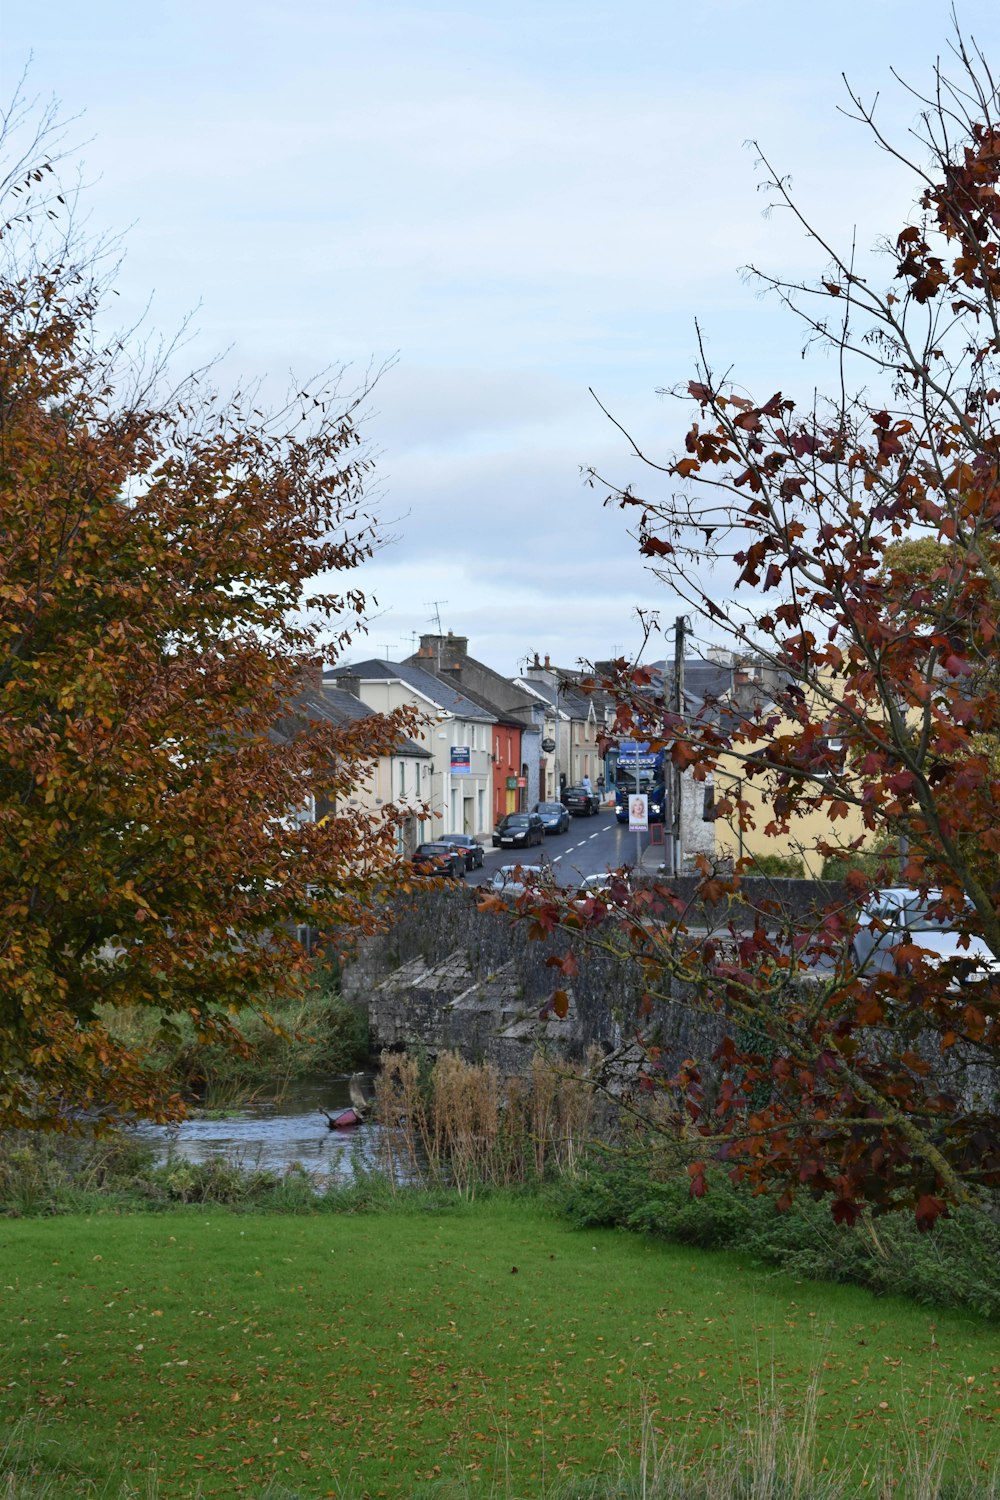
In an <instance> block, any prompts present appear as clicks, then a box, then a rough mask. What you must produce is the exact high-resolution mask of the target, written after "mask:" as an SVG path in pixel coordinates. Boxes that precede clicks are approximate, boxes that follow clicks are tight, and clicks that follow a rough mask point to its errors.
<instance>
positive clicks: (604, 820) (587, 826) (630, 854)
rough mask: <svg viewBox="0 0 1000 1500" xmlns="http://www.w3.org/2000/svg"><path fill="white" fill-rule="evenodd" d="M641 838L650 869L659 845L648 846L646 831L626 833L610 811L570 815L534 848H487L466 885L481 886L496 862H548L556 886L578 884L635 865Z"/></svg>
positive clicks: (660, 855) (659, 858)
mask: <svg viewBox="0 0 1000 1500" xmlns="http://www.w3.org/2000/svg"><path fill="white" fill-rule="evenodd" d="M637 838H639V839H640V840H641V849H642V853H643V864H644V865H645V867H646V869H647V870H649V871H653V870H655V869H656V867H657V865H659V864H660V863H661V862H662V859H663V850H662V847H658V848H650V840H649V834H648V833H644V834H640V835H636V834H634V833H629V831H628V825H627V824H625V823H619V822H617V821H616V819H615V815H614V812H613V811H603V810H602V811H601V812H600V813H598V814H597V816H596V817H593V818H572V819H571V820H570V825H569V828H568V830H567V831H566V833H557V834H547V835H546V838H545V843H544V844H543V845H541V846H540V847H538V848H534V849H524V850H517V849H494V848H493V847H492V846H491V845H490V844H488V843H486V840H485V838H484V839H483V843H484V845H485V848H486V862H485V864H484V865H483V868H482V869H481V870H474V871H470V873H469V874H468V875H467V876H466V884H467V885H482V884H483V883H484V882H485V881H488V880H489V879H490V878H491V876H492V874H493V871H494V870H496V869H497V867H498V866H499V865H513V864H518V863H521V864H526V865H542V864H543V865H547V866H548V867H549V868H550V869H551V870H552V873H553V875H554V877H555V879H556V881H557V882H558V884H559V885H567V886H575V885H579V883H580V881H581V880H582V879H583V877H584V876H585V875H597V874H603V873H604V871H605V870H607V869H609V868H610V869H613V870H616V869H618V868H619V867H620V866H621V865H625V864H627V865H630V866H631V865H634V864H635V859H636V839H637Z"/></svg>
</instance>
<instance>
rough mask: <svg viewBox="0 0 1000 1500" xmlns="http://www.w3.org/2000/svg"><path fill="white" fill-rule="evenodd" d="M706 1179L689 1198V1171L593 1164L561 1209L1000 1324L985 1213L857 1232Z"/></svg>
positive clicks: (900, 1217) (824, 1207) (994, 1256)
mask: <svg viewBox="0 0 1000 1500" xmlns="http://www.w3.org/2000/svg"><path fill="white" fill-rule="evenodd" d="M708 1178H709V1192H708V1193H707V1195H706V1196H705V1197H704V1198H692V1197H690V1195H689V1190H688V1179H687V1175H686V1173H685V1174H683V1175H681V1174H679V1173H678V1174H677V1175H674V1176H671V1177H670V1178H668V1180H666V1181H657V1180H656V1179H655V1176H654V1175H653V1173H652V1172H651V1171H650V1169H649V1167H648V1166H647V1167H646V1168H645V1169H644V1170H643V1169H639V1168H636V1167H627V1166H626V1167H613V1166H611V1165H609V1164H608V1163H607V1161H605V1160H601V1159H596V1160H595V1159H591V1161H590V1162H589V1163H588V1165H587V1168H586V1170H585V1171H583V1172H582V1173H581V1174H580V1175H579V1177H578V1178H577V1179H575V1180H574V1181H567V1182H564V1183H562V1184H561V1185H560V1186H559V1188H558V1189H557V1190H556V1201H557V1203H558V1206H559V1207H560V1209H561V1211H562V1212H563V1213H564V1214H566V1215H567V1216H568V1217H569V1219H570V1220H571V1221H572V1222H573V1223H574V1224H576V1225H578V1226H580V1227H581V1228H583V1227H587V1226H591V1225H593V1226H595V1227H596V1226H602V1227H612V1226H619V1227H621V1228H623V1229H629V1230H633V1231H639V1232H641V1233H647V1234H657V1235H662V1236H663V1237H664V1238H665V1239H669V1240H672V1241H675V1242H677V1243H681V1244H689V1245H699V1246H701V1247H702V1248H705V1249H716V1250H740V1251H746V1252H748V1253H749V1254H751V1255H753V1256H754V1257H755V1258H756V1259H758V1260H760V1261H763V1262H764V1263H766V1264H769V1265H774V1266H778V1267H780V1269H781V1270H783V1271H786V1272H788V1273H790V1274H792V1275H795V1276H801V1277H805V1278H809V1279H811V1280H826V1281H841V1282H850V1283H853V1284H854V1285H857V1286H863V1287H866V1288H867V1289H868V1290H869V1291H873V1292H876V1293H880V1294H893V1295H899V1296H904V1297H910V1298H912V1300H913V1301H915V1302H920V1303H926V1304H929V1305H934V1306H939V1307H954V1308H959V1309H961V1310H963V1311H967V1312H968V1311H971V1312H975V1313H978V1314H979V1315H980V1316H982V1317H987V1318H998V1319H1000V1223H998V1222H997V1219H996V1218H995V1217H993V1216H991V1214H990V1213H988V1212H986V1211H984V1210H981V1209H980V1210H976V1209H970V1208H960V1209H956V1210H953V1211H952V1214H951V1215H950V1216H949V1217H948V1218H946V1219H941V1220H939V1221H938V1223H937V1225H936V1226H935V1228H934V1230H933V1232H932V1233H929V1234H921V1233H920V1232H919V1231H918V1229H917V1227H916V1224H915V1222H914V1220H913V1219H912V1218H910V1217H909V1216H907V1215H904V1214H901V1213H900V1214H891V1215H887V1216H885V1217H883V1218H878V1219H876V1218H873V1217H872V1216H871V1215H866V1216H865V1217H863V1218H862V1219H861V1220H859V1222H858V1224H857V1225H855V1227H854V1228H853V1229H852V1228H849V1227H848V1226H847V1225H843V1224H841V1225H838V1224H835V1223H834V1222H833V1219H832V1218H831V1216H830V1208H829V1204H828V1203H825V1202H821V1203H815V1202H813V1201H812V1199H810V1198H805V1197H802V1198H798V1199H796V1200H795V1202H794V1203H793V1205H792V1207H791V1208H790V1209H789V1210H788V1211H787V1212H785V1213H779V1212H778V1210H777V1209H776V1208H775V1206H774V1202H773V1200H772V1199H770V1198H767V1197H754V1196H753V1195H752V1194H750V1193H749V1192H747V1191H746V1190H745V1189H741V1188H737V1187H734V1186H733V1184H732V1183H731V1182H730V1181H729V1179H728V1177H727V1176H726V1175H725V1174H724V1173H722V1172H720V1171H710V1172H709V1173H708Z"/></svg>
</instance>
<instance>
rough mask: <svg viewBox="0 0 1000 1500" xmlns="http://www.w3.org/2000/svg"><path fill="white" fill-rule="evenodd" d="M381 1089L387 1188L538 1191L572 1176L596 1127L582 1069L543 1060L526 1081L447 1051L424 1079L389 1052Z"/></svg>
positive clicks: (412, 1063) (406, 1059) (379, 1117)
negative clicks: (426, 1185) (423, 1185)
mask: <svg viewBox="0 0 1000 1500" xmlns="http://www.w3.org/2000/svg"><path fill="white" fill-rule="evenodd" d="M381 1062H382V1065H381V1068H380V1071H379V1074H378V1077H377V1079H376V1083H375V1120H376V1123H377V1124H378V1125H380V1126H381V1145H380V1151H381V1159H380V1165H381V1167H382V1169H383V1170H384V1171H385V1173H386V1176H387V1178H388V1179H389V1181H391V1182H393V1183H397V1184H405V1183H412V1182H414V1181H417V1180H421V1179H422V1180H425V1181H430V1182H432V1183H435V1184H440V1185H444V1184H447V1185H449V1186H451V1187H452V1188H454V1189H455V1190H456V1191H457V1192H458V1193H460V1194H462V1195H472V1194H474V1193H475V1191H476V1189H477V1188H479V1187H491V1188H509V1187H517V1186H526V1185H529V1184H530V1185H534V1184H538V1183H541V1182H545V1181H548V1180H551V1179H552V1178H553V1177H556V1176H565V1175H567V1174H569V1175H571V1174H572V1173H573V1172H574V1171H575V1169H576V1165H577V1163H578V1162H579V1160H580V1158H581V1156H582V1154H583V1152H584V1150H585V1148H586V1145H587V1142H588V1140H589V1139H590V1138H591V1135H592V1127H593V1091H592V1088H591V1086H590V1084H589V1083H588V1081H587V1077H586V1069H587V1065H586V1064H585V1065H584V1067H582V1068H578V1069H573V1068H571V1067H569V1066H567V1065H560V1066H559V1067H556V1066H554V1065H553V1064H552V1063H551V1062H550V1061H549V1060H548V1059H547V1058H546V1057H544V1056H543V1055H542V1054H537V1055H536V1056H535V1058H534V1060H533V1062H532V1065H531V1068H530V1070H529V1072H528V1073H527V1075H525V1076H524V1077H513V1078H510V1079H506V1080H504V1079H502V1078H501V1077H500V1074H499V1073H498V1071H497V1069H496V1068H495V1067H494V1066H493V1064H492V1063H469V1062H466V1061H464V1060H463V1059H462V1058H461V1057H460V1056H459V1054H458V1053H457V1052H444V1053H442V1054H441V1055H440V1057H438V1059H437V1060H436V1061H435V1063H434V1065H433V1067H431V1068H430V1070H429V1072H428V1073H427V1075H426V1077H425V1076H423V1075H422V1072H421V1068H420V1065H419V1063H418V1061H417V1059H416V1058H414V1057H411V1056H408V1055H407V1054H405V1053H392V1052H384V1053H383V1054H382V1060H381Z"/></svg>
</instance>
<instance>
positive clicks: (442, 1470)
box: [0, 1196, 1000, 1500]
mask: <svg viewBox="0 0 1000 1500" xmlns="http://www.w3.org/2000/svg"><path fill="white" fill-rule="evenodd" d="M417 1202H418V1200H415V1199H414V1200H410V1207H409V1208H404V1207H403V1206H402V1205H399V1206H397V1208H396V1209H395V1210H390V1209H386V1208H383V1210H382V1211H381V1212H379V1213H378V1214H377V1215H376V1216H371V1215H367V1214H363V1213H361V1214H357V1213H355V1214H345V1213H342V1214H338V1215H326V1214H324V1215H322V1216H320V1215H309V1216H304V1217H299V1218H295V1219H289V1218H287V1217H284V1218H277V1217H273V1216H271V1217H265V1216H261V1215H259V1214H256V1213H241V1214H236V1213H232V1212H229V1211H226V1210H223V1209H219V1208H218V1207H213V1208H212V1209H211V1210H208V1209H205V1208H201V1209H198V1210H193V1209H188V1210H187V1211H185V1212H182V1213H172V1214H169V1215H149V1214H133V1215H130V1216H127V1217H125V1218H121V1219H116V1220H115V1221H114V1223H113V1228H112V1224H111V1223H110V1222H109V1220H108V1219H106V1218H90V1219H88V1218H84V1217H82V1216H70V1217H65V1218H59V1219H52V1220H22V1221H8V1222H6V1223H4V1224H3V1226H2V1231H0V1237H2V1239H3V1242H4V1259H5V1265H6V1266H7V1268H8V1272H7V1275H8V1277H10V1278H11V1280H10V1285H9V1286H8V1289H7V1295H6V1296H5V1298H4V1300H3V1303H2V1306H0V1337H2V1339H3V1344H4V1348H5V1351H6V1360H5V1367H6V1370H7V1373H8V1379H7V1383H6V1386H5V1389H4V1391H3V1395H2V1408H3V1415H4V1421H5V1424H6V1428H7V1432H8V1434H9V1435H11V1434H12V1435H13V1436H8V1442H7V1448H6V1457H5V1459H4V1462H5V1463H6V1465H7V1468H8V1472H9V1474H11V1475H13V1476H14V1478H13V1480H12V1481H10V1482H11V1484H12V1488H11V1491H10V1492H11V1493H13V1494H16V1495H17V1496H18V1497H19V1500H20V1497H22V1496H24V1497H25V1500H34V1497H35V1496H36V1495H37V1496H41V1495H43V1494H44V1495H51V1496H55V1495H59V1496H83V1495H92V1494H99V1495H103V1496H106V1497H109V1500H110V1497H111V1496H117V1495H119V1494H124V1493H126V1490H125V1489H124V1488H123V1487H124V1486H126V1485H131V1486H133V1489H132V1493H135V1494H137V1493H139V1492H140V1489H141V1487H142V1486H144V1485H145V1486H147V1487H146V1488H142V1489H141V1493H143V1494H146V1493H155V1494H159V1495H161V1496H163V1497H166V1496H169V1497H170V1500H187V1497H194V1496H198V1495H200V1496H205V1497H207V1496H234V1497H235V1496H257V1495H263V1494H265V1493H269V1494H270V1495H272V1496H274V1497H277V1496H278V1495H281V1496H289V1497H290V1496H291V1495H295V1496H297V1497H299V1500H314V1497H317V1500H318V1497H320V1496H326V1495H329V1494H334V1495H336V1496H338V1497H351V1496H362V1495H368V1496H376V1495H386V1496H408V1495H416V1494H418V1493H420V1494H428V1493H430V1492H431V1490H430V1489H429V1487H431V1486H433V1493H434V1494H435V1495H436V1496H438V1497H440V1500H447V1497H450V1496H463V1497H464V1496H468V1495H469V1494H482V1495H491V1496H509V1497H512V1500H513V1497H514V1496H525V1495H530V1496H533V1497H534V1496H539V1495H542V1494H545V1495H546V1496H549V1495H552V1496H555V1495H557V1494H559V1493H560V1489H559V1487H560V1486H562V1493H564V1494H567V1495H568V1494H569V1493H573V1494H574V1495H577V1496H582V1495H584V1494H588V1495H590V1496H597V1495H599V1494H600V1495H604V1494H607V1495H609V1496H610V1495H611V1494H630V1495H631V1494H635V1495H638V1494H639V1493H640V1490H639V1488H638V1487H633V1486H638V1484H639V1481H640V1478H641V1476H642V1475H643V1474H644V1475H645V1481H646V1482H647V1487H646V1490H645V1491H643V1492H644V1493H647V1494H649V1495H654V1494H663V1495H664V1496H666V1495H673V1494H678V1493H679V1492H678V1491H677V1490H676V1489H674V1490H671V1489H668V1488H667V1480H668V1478H670V1476H674V1477H676V1476H684V1477H686V1479H687V1481H688V1482H689V1484H690V1485H691V1488H689V1489H688V1490H686V1491H685V1493H686V1494H689V1495H690V1494H692V1493H697V1491H696V1490H694V1488H693V1486H694V1481H695V1477H696V1475H697V1474H698V1472H699V1470H700V1469H705V1470H707V1471H711V1472H712V1473H715V1474H717V1475H720V1476H721V1474H722V1471H723V1469H724V1467H725V1466H726V1465H729V1466H730V1468H731V1466H732V1465H733V1464H734V1463H742V1464H743V1466H744V1472H745V1473H746V1472H748V1469H747V1466H748V1465H752V1464H756V1465H757V1470H758V1476H757V1477H758V1485H757V1488H756V1489H755V1491H754V1493H755V1494H758V1495H760V1496H764V1495H775V1496H777V1495H778V1494H779V1488H778V1480H779V1476H780V1475H781V1474H782V1473H783V1474H785V1476H786V1478H787V1476H788V1475H789V1474H791V1473H792V1472H793V1471H796V1470H797V1471H798V1472H799V1474H800V1477H801V1479H802V1481H803V1485H802V1487H800V1488H799V1489H798V1490H797V1491H796V1493H797V1494H799V1495H800V1496H801V1497H802V1500H806V1497H807V1496H812V1495H819V1494H820V1493H822V1494H823V1495H824V1496H827V1497H829V1500H833V1497H840V1496H844V1497H846V1496H847V1495H858V1494H862V1493H875V1494H879V1493H886V1494H887V1493H888V1492H889V1490H888V1486H889V1484H890V1482H891V1484H892V1485H893V1486H894V1488H893V1490H892V1493H893V1494H894V1496H896V1497H897V1500H903V1497H904V1496H906V1495H908V1494H913V1495H916V1494H917V1493H918V1489H917V1488H916V1487H915V1486H916V1484H917V1482H918V1480H917V1476H918V1475H919V1476H921V1477H920V1480H919V1482H920V1483H921V1484H923V1488H922V1489H920V1490H919V1493H920V1494H921V1495H922V1496H924V1497H926V1500H933V1497H934V1496H935V1495H943V1494H944V1491H943V1490H942V1489H941V1488H940V1487H934V1486H930V1487H929V1486H928V1484H927V1483H926V1481H927V1479H928V1476H929V1475H930V1474H931V1471H932V1470H934V1468H935V1466H937V1467H938V1468H939V1469H940V1470H941V1474H942V1475H943V1476H944V1478H946V1479H947V1481H948V1483H950V1484H953V1485H956V1486H959V1488H953V1489H952V1490H951V1491H949V1493H950V1494H952V1495H957V1494H965V1495H967V1496H969V1497H972V1496H981V1495H986V1494H989V1493H990V1492H991V1491H990V1489H989V1486H990V1484H992V1483H993V1478H992V1477H991V1467H992V1465H993V1464H994V1463H995V1460H996V1455H997V1446H998V1445H997V1438H998V1427H997V1408H998V1407H1000V1394H998V1382H997V1370H996V1366H997V1364H998V1357H997V1356H998V1340H997V1335H996V1330H995V1328H991V1327H990V1326H989V1325H983V1324H981V1323H978V1322H977V1321H976V1320H974V1319H971V1318H965V1317H961V1316H958V1315H954V1314H948V1313H941V1314H938V1315H936V1316H935V1317H934V1318H933V1319H928V1316H927V1314H926V1312H925V1311H923V1310H921V1309H918V1308H914V1307H912V1306H909V1305H907V1304H905V1303H902V1302H899V1301H897V1300H894V1299H882V1300H877V1299H875V1298H873V1297H871V1296H870V1295H868V1294H866V1293H863V1292H860V1291H857V1290H855V1289H850V1288H845V1287H830V1286H818V1285H815V1284H805V1283H802V1282H800V1281H797V1280H794V1279H792V1278H788V1277H785V1276H773V1275H767V1274H765V1273H762V1272H761V1271H760V1270H759V1269H758V1268H756V1267H754V1266H752V1265H751V1264H748V1262H747V1260H746V1258H745V1257H744V1256H741V1255H737V1254H732V1253H730V1254H719V1253H713V1252H706V1251H693V1250H692V1249H690V1248H689V1247H677V1246H670V1245H665V1244H663V1243H659V1242H656V1241H653V1240H650V1239H648V1238H640V1237H638V1236H634V1235H626V1234H622V1233H621V1232H616V1231H613V1230H596V1229H587V1230H580V1229H576V1228H574V1227H573V1226H571V1225H569V1224H567V1223H566V1222H565V1221H562V1220H560V1219H557V1218H556V1217H555V1216H554V1215H553V1213H552V1212H551V1211H550V1210H549V1209H548V1208H547V1207H546V1206H545V1205H544V1204H543V1203H541V1202H540V1201H538V1200H526V1199H524V1198H520V1199H516V1200H515V1199H511V1198H509V1197H508V1198H491V1199H489V1200H487V1201H485V1202H479V1201H474V1202H470V1201H469V1200H468V1199H459V1198H457V1197H455V1196H452V1198H451V1199H450V1201H449V1202H448V1203H447V1206H446V1204H445V1202H444V1200H443V1199H442V1198H440V1197H431V1198H428V1199H426V1200H425V1201H424V1203H423V1206H422V1207H420V1208H415V1206H414V1205H415V1204H416V1203H417ZM19 1424H20V1425H19ZM25 1424H28V1427H30V1430H31V1434H32V1436H31V1440H30V1441H29V1440H28V1439H27V1438H26V1436H25V1434H26V1432H27V1430H28V1429H27V1427H26V1426H25ZM18 1433H20V1436H18V1435H17V1434H18ZM944 1454H947V1455H948V1457H947V1463H946V1464H942V1462H940V1461H939V1460H942V1459H943V1456H944ZM766 1455H770V1456H769V1457H768V1458H767V1462H769V1463H770V1464H771V1465H772V1468H773V1471H774V1480H775V1485H774V1487H773V1488H771V1489H767V1490H765V1489H764V1488H763V1487H762V1481H763V1478H764V1477H765V1476H764V1475H763V1474H762V1473H761V1472H760V1465H761V1464H762V1463H763V1462H764V1461H765V1456H766ZM17 1466H20V1468H21V1469H22V1470H24V1472H23V1473H18V1472H17ZM654 1468H657V1469H658V1471H659V1479H656V1484H657V1485H658V1486H659V1488H654V1487H653V1480H654V1479H655V1478H656V1476H655V1475H654V1473H653V1469H654ZM32 1470H33V1471H34V1472H33V1473H32V1472H30V1471H32ZM807 1472H808V1473H810V1474H811V1475H812V1476H813V1477H812V1478H811V1479H810V1480H809V1482H808V1486H805V1483H804V1481H805V1475H806V1473H807ZM734 1473H735V1470H732V1473H730V1479H732V1475H733V1474H734ZM151 1475H152V1476H154V1479H155V1485H157V1486H158V1489H157V1488H153V1489H150V1488H149V1487H148V1486H149V1485H150V1484H151V1483H153V1482H154V1481H153V1480H151V1479H150V1476H151ZM862 1479H864V1481H865V1482H864V1485H862ZM585 1482H586V1483H587V1484H588V1485H590V1488H584V1484H585ZM626 1482H627V1484H628V1486H629V1488H627V1489H622V1488H620V1487H619V1488H615V1486H618V1485H620V1484H621V1485H623V1484H625V1483H626ZM707 1482H708V1481H707V1480H706V1483H707ZM596 1483H599V1484H600V1485H603V1486H604V1488H603V1489H599V1488H596V1487H595V1484H596ZM883 1484H884V1486H885V1488H884V1489H883V1488H880V1486H882V1485H883ZM46 1485H48V1486H49V1488H48V1489H45V1488H44V1486H46ZM268 1486H270V1489H268V1488H267V1487H268ZM276 1486H280V1487H279V1488H276ZM573 1486H575V1488H573ZM705 1493H707V1491H705ZM717 1493H719V1494H722V1493H727V1494H731V1495H735V1494H738V1493H740V1490H739V1489H738V1488H736V1487H732V1488H730V1489H728V1490H726V1491H722V1490H718V1491H717Z"/></svg>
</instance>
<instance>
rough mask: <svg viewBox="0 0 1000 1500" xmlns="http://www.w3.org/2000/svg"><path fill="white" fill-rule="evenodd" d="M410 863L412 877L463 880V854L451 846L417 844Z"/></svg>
mask: <svg viewBox="0 0 1000 1500" xmlns="http://www.w3.org/2000/svg"><path fill="white" fill-rule="evenodd" d="M410 863H411V864H412V866H413V873H414V875H446V876H447V877H448V878H449V879H451V880H464V879H465V853H464V851H463V850H461V849H456V848H455V847H454V845H452V844H445V843H441V842H438V843H434V844H418V845H417V847H416V848H415V849H414V851H413V857H412V859H411V860H410Z"/></svg>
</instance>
